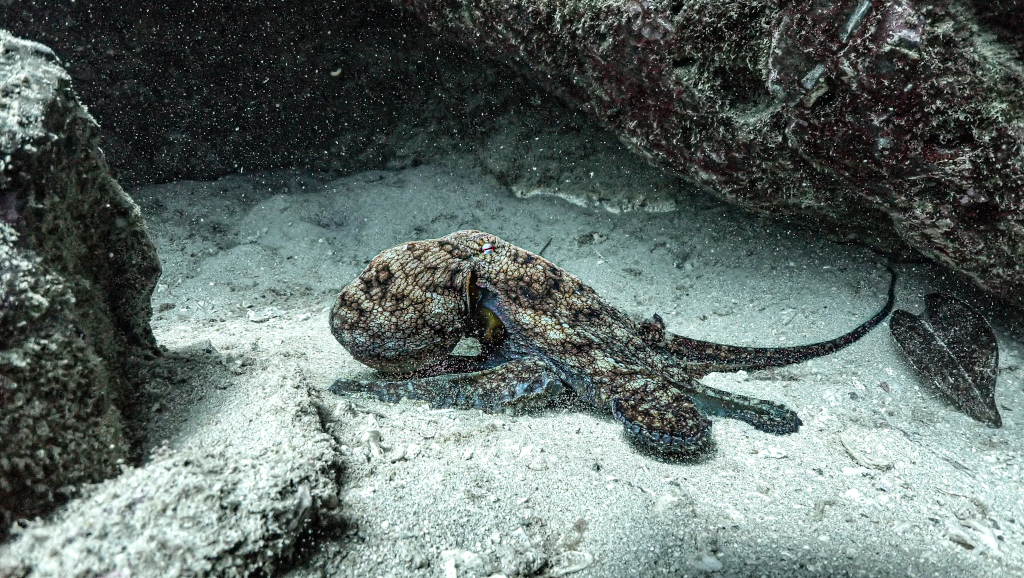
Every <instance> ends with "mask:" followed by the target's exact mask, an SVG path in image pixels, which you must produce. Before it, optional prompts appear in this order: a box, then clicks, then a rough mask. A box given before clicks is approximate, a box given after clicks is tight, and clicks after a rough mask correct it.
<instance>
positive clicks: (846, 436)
mask: <svg viewBox="0 0 1024 578" xmlns="http://www.w3.org/2000/svg"><path fill="white" fill-rule="evenodd" d="M839 443H841V444H842V445H843V449H844V450H846V453H847V454H849V455H850V457H851V458H853V461H855V462H857V463H858V464H860V465H862V466H864V467H865V468H872V469H876V470H888V469H891V468H892V462H891V461H889V460H887V459H885V458H880V457H875V456H872V455H868V454H866V453H864V452H862V451H859V450H858V449H857V444H856V442H855V441H854V440H853V436H852V435H851V434H850V433H849V432H845V431H844V432H842V433H840V434H839Z"/></svg>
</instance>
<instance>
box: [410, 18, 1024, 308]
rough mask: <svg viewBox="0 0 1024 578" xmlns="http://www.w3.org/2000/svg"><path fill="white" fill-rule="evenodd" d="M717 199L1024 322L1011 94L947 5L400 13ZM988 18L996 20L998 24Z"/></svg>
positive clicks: (1020, 184) (996, 57)
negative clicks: (936, 265) (858, 243)
mask: <svg viewBox="0 0 1024 578" xmlns="http://www.w3.org/2000/svg"><path fill="white" fill-rule="evenodd" d="M404 4H406V5H408V6H409V7H411V8H412V9H413V10H414V11H415V12H416V13H417V14H419V15H420V16H421V17H422V18H423V19H424V20H425V21H426V22H427V23H428V24H429V25H430V26H431V27H433V28H434V29H436V30H438V31H440V32H441V33H442V34H443V35H444V36H446V37H448V38H451V39H454V40H458V41H460V42H462V43H463V44H465V45H467V46H470V47H472V48H475V49H478V50H481V51H483V52H485V53H486V54H488V55H491V56H494V57H498V58H502V59H505V60H507V61H508V62H510V63H511V64H512V65H514V66H516V67H517V68H518V69H519V70H521V71H522V72H523V73H524V74H527V75H530V76H532V77H533V78H534V79H536V80H537V81H538V82H540V83H542V84H543V85H545V86H547V87H548V88H549V89H551V90H552V91H554V92H556V93H558V94H559V95H561V96H562V97H563V98H564V99H565V100H567V101H568V102H570V103H572V104H575V105H577V106H580V107H583V108H586V109H588V110H590V111H592V112H593V113H594V114H595V115H596V116H597V117H598V118H600V119H601V120H602V121H603V122H604V123H605V124H607V125H608V126H609V127H611V128H612V129H613V130H615V131H616V132H618V133H619V134H620V135H621V136H622V137H623V138H624V139H625V140H628V142H630V143H631V144H632V145H633V146H635V148H636V149H637V150H638V151H640V152H641V153H643V154H645V155H647V156H648V157H650V158H651V159H653V160H654V161H655V162H657V163H659V164H662V165H665V166H669V167H672V168H674V169H676V170H678V171H680V172H681V173H683V174H686V175H688V176H689V177H691V178H693V179H694V180H695V181H697V182H699V183H701V184H703V185H706V186H708V187H709V188H711V189H713V190H714V191H717V192H718V193H719V194H720V195H721V196H723V197H724V198H726V199H729V200H731V201H734V202H738V203H740V204H741V205H744V206H746V207H750V208H753V209H756V210H762V211H766V212H772V213H774V214H776V215H783V216H786V217H787V218H790V219H793V220H794V221H802V222H804V223H818V224H819V225H821V226H822V229H823V230H825V231H826V232H829V231H832V232H833V234H834V235H835V236H838V237H841V238H842V237H851V236H852V237H856V238H859V239H860V240H862V241H864V242H868V243H870V244H873V245H875V246H876V247H879V248H881V249H883V250H890V251H892V250H896V249H898V248H899V247H900V246H901V245H903V244H906V245H909V246H910V247H912V248H914V249H917V250H918V251H920V252H922V253H924V254H925V255H927V256H929V257H931V258H933V259H935V260H937V261H939V262H941V263H943V264H945V265H948V266H950V267H952V268H953V269H955V270H958V271H961V272H963V273H965V274H967V275H968V276H970V277H971V278H972V279H974V280H975V281H976V282H977V283H978V284H979V285H981V286H982V287H984V288H986V289H989V290H991V291H993V292H995V293H997V294H999V295H1002V296H1003V297H1005V298H1008V299H1010V300H1012V301H1014V302H1015V303H1016V304H1018V305H1024V192H1022V190H1024V149H1022V145H1024V128H1022V119H1024V74H1022V72H1021V70H1022V69H1021V60H1020V55H1019V54H1016V53H1015V52H1014V51H1013V47H1012V46H1011V45H1010V44H1001V43H1000V41H999V38H1003V39H1004V40H1005V39H1006V38H1008V37H1012V35H1007V34H1005V27H1004V29H999V30H997V32H999V31H1000V30H1002V31H1003V32H1004V34H1003V35H1002V36H998V37H996V36H993V35H992V34H989V33H987V31H986V30H985V29H983V28H982V24H983V23H984V22H989V21H991V20H992V14H994V13H995V12H993V10H994V9H992V10H987V11H983V15H985V16H987V18H988V20H984V21H983V22H982V24H979V20H978V18H977V16H976V15H975V13H974V11H973V8H972V6H971V5H967V4H964V3H963V2H955V1H942V2H929V3H924V2H917V1H915V0H898V1H895V2H888V3H883V2H877V1H869V0H840V1H832V2H815V3H799V2H767V1H750V2H718V1H707V0H691V1H657V0H625V1H624V0H615V1H612V2H593V1H592V0H568V1H561V2H551V1H546V0H514V1H511V2H509V1H500V2H498V1H494V0H405V1H404ZM996 12H998V11H996Z"/></svg>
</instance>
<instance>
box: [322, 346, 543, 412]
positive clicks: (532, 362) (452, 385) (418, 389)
mask: <svg viewBox="0 0 1024 578" xmlns="http://www.w3.org/2000/svg"><path fill="white" fill-rule="evenodd" d="M562 389H563V381H562V375H561V374H560V372H559V371H558V370H557V369H555V368H554V367H553V366H551V365H550V364H549V363H547V362H545V361H544V360H542V359H540V358H523V359H515V360H512V361H508V362H506V363H503V364H500V365H498V366H495V367H492V368H490V369H484V370H482V371H473V372H467V373H448V374H442V375H434V376H429V377H412V378H408V379H390V380H388V379H385V380H351V379H339V380H337V381H335V382H334V383H333V384H332V385H331V387H330V391H331V392H332V393H337V394H343V393H355V392H365V393H371V394H373V395H375V396H376V397H377V398H378V399H380V400H381V401H386V402H391V403H396V402H398V401H401V399H402V398H409V399H418V400H422V401H426V402H428V403H429V404H430V405H431V407H435V408H441V407H454V408H459V409H480V410H483V411H486V412H490V413H503V412H508V413H520V412H525V411H530V410H534V409H539V408H542V407H546V406H547V405H548V403H549V402H550V400H551V398H553V397H554V396H556V395H558V394H559V393H560V392H561V391H562Z"/></svg>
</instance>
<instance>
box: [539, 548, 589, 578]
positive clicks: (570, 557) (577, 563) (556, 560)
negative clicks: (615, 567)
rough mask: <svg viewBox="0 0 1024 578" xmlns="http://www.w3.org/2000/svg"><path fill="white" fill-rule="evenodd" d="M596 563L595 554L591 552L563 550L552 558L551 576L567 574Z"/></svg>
mask: <svg viewBox="0 0 1024 578" xmlns="http://www.w3.org/2000/svg"><path fill="white" fill-rule="evenodd" d="M593 563H594V555H593V554H591V553H589V552H578V551H575V550H573V551H569V552H562V553H561V554H558V555H557V556H554V557H552V558H551V567H550V569H549V570H548V575H549V576H555V577H557V576H566V575H568V574H572V573H574V572H579V571H580V570H583V569H585V568H587V567H589V566H590V565H591V564H593Z"/></svg>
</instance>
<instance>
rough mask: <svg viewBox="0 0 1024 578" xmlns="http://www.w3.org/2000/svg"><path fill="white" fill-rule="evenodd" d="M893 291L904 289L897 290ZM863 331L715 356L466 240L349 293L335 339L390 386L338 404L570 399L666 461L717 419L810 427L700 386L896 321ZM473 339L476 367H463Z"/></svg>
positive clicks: (392, 253)
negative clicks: (462, 346)
mask: <svg viewBox="0 0 1024 578" xmlns="http://www.w3.org/2000/svg"><path fill="white" fill-rule="evenodd" d="M894 283H895V277H894V278H893V284H894ZM892 303H893V286H892V285H890V288H889V300H888V303H887V304H886V306H885V307H884V308H883V309H882V310H881V311H879V312H878V313H877V314H876V315H875V316H874V317H872V318H871V319H870V320H869V321H867V322H865V323H864V324H863V325H861V326H860V327H858V328H857V329H855V330H854V331H852V332H850V333H848V334H846V335H843V336H841V337H839V338H836V339H833V340H831V341H828V342H824V343H818V344H814V345H805V346H800V347H787V348H746V347H733V346H727V345H717V344H713V343H707V342H703V341H697V340H693V339H689V338H685V337H679V336H674V335H670V334H666V332H665V326H664V323H663V322H662V321H661V318H660V317H658V316H657V315H655V316H654V317H653V318H651V319H650V320H648V321H644V322H637V321H634V320H633V319H630V318H629V317H627V316H626V315H625V314H624V313H622V312H621V311H619V310H618V309H616V308H614V307H612V306H611V305H609V304H608V303H606V302H605V301H604V300H603V299H601V297H600V296H599V295H598V294H597V293H596V292H595V291H594V290H593V289H591V288H590V287H589V286H587V285H586V284H584V283H583V282H582V281H580V280H579V279H578V278H576V277H575V276H573V275H571V274H570V273H568V272H566V271H563V270H562V269H559V268H558V267H556V266H555V265H554V264H552V263H551V262H550V261H547V260H546V259H544V258H542V257H540V256H538V255H535V254H533V253H530V252H529V251H525V250H523V249H521V248H519V247H516V246H515V245H512V244H510V243H506V242H505V241H502V240H501V239H499V238H497V237H495V236H494V235H490V234H487V233H482V232H479V231H459V232H456V233H452V234H451V235H448V236H446V237H442V238H440V239H432V240H427V241H416V242H411V243H406V244H403V245H399V246H397V247H393V248H391V249H388V250H386V251H384V252H382V253H381V254H380V255H378V256H377V257H376V258H374V259H373V261H371V262H370V264H369V266H367V268H366V270H364V271H363V272H362V273H361V274H360V275H359V277H358V278H357V279H356V280H354V281H353V282H352V283H351V284H349V285H348V286H347V287H345V289H344V290H342V292H341V294H340V295H339V296H338V300H337V302H336V303H335V305H334V309H333V310H332V312H331V330H332V332H333V333H334V336H335V337H336V338H337V339H338V341H339V342H341V344H342V345H343V346H345V348H347V349H348V350H349V352H350V353H351V354H352V355H353V357H355V358H356V359H357V360H359V361H361V362H363V363H365V364H366V365H369V366H370V367H373V368H375V369H377V370H378V371H379V372H380V373H381V374H382V375H381V379H380V380H378V381H353V380H338V381H337V382H335V384H334V385H333V386H332V390H333V391H335V392H338V393H340V392H350V391H366V392H371V393H374V394H376V395H377V396H378V397H380V398H381V399H383V400H386V401H398V400H399V399H401V398H402V397H409V398H414V399H422V400H426V401H428V402H430V403H431V404H433V405H434V406H452V407H460V408H470V407H472V408H479V409H483V410H485V411H492V412H500V411H519V410H523V409H527V408H533V407H544V406H546V405H547V404H548V403H549V402H550V401H551V399H552V398H553V397H554V396H556V395H558V394H559V393H560V392H561V391H562V390H563V388H565V387H569V388H571V389H572V390H573V392H575V394H576V395H577V396H578V397H579V399H581V400H583V401H584V402H586V403H588V404H590V405H592V406H594V407H595V408H598V409H604V410H609V411H611V413H612V414H613V415H614V416H615V417H616V418H617V419H618V420H619V421H621V422H623V424H624V425H625V426H626V428H627V431H628V432H629V433H630V434H632V436H633V438H634V439H635V440H636V441H638V442H639V443H641V444H642V445H645V446H647V447H649V448H651V449H653V450H655V451H657V452H660V453H668V454H681V455H690V454H693V453H696V452H699V451H700V450H701V449H703V448H705V447H706V443H707V440H708V434H709V431H710V427H711V422H710V420H709V419H708V417H707V416H708V415H718V416H724V417H730V418H735V419H740V420H743V421H746V422H747V423H750V424H751V425H753V426H754V427H756V428H757V429H760V430H762V431H766V432H771V433H776V434H784V433H792V432H795V431H797V429H798V428H799V426H800V425H801V421H800V418H799V417H797V415H796V413H794V412H793V411H792V410H790V409H788V408H786V407H785V406H783V405H780V404H777V403H774V402H771V401H763V400H757V399H752V398H749V397H745V396H741V395H734V394H731V393H728V392H724V391H721V390H717V389H713V388H710V387H707V386H705V385H703V384H701V383H700V382H698V381H697V378H699V377H700V376H702V375H705V374H707V373H710V372H712V371H733V370H739V369H757V368H764V367H773V366H780V365H788V364H791V363H797V362H800V361H804V360H807V359H811V358H813V357H818V356H821V355H825V354H828V353H831V352H833V351H836V350H838V349H840V348H842V347H845V346H846V345H849V344H850V343H853V342H854V341H856V340H857V339H859V338H860V337H862V336H863V335H864V334H865V333H867V332H868V331H869V330H870V329H871V328H872V327H874V326H875V325H877V324H878V323H879V322H881V320H882V319H884V318H885V316H886V315H887V314H888V313H889V311H890V310H891V308H892ZM462 337H475V338H477V339H478V340H479V342H480V345H481V351H480V353H479V354H478V355H476V356H457V355H451V351H452V350H453V349H454V347H455V345H456V344H457V343H458V341H459V339H460V338H462Z"/></svg>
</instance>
